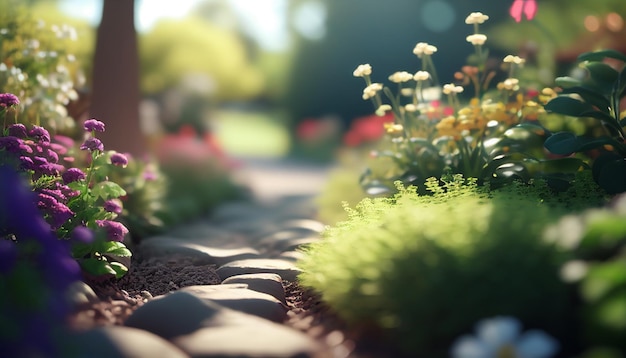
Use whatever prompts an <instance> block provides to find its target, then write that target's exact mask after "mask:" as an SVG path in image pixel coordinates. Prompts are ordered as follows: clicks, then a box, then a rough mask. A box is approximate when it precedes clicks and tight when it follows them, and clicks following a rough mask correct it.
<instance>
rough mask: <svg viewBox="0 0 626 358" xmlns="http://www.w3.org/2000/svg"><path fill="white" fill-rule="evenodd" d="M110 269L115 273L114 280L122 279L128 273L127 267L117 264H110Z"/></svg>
mask: <svg viewBox="0 0 626 358" xmlns="http://www.w3.org/2000/svg"><path fill="white" fill-rule="evenodd" d="M110 266H111V269H113V271H115V278H122V277H123V276H124V275H126V273H128V267H126V266H124V265H123V264H121V263H119V262H111V263H110Z"/></svg>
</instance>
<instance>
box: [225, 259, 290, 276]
mask: <svg viewBox="0 0 626 358" xmlns="http://www.w3.org/2000/svg"><path fill="white" fill-rule="evenodd" d="M301 272H302V270H300V269H299V268H297V267H296V265H295V264H294V263H293V262H290V261H287V260H280V259H247V260H237V261H233V262H229V263H227V264H224V265H222V266H220V267H219V268H218V269H217V275H218V276H219V277H220V278H221V279H222V280H225V279H227V278H229V277H231V276H235V275H245V274H251V273H274V274H277V275H278V276H280V277H281V278H282V279H283V280H287V281H295V280H296V278H297V276H298V275H299V274H300V273H301Z"/></svg>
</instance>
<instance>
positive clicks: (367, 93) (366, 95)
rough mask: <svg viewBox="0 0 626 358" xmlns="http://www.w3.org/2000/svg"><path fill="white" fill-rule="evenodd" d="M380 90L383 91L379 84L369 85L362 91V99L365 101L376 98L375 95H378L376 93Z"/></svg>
mask: <svg viewBox="0 0 626 358" xmlns="http://www.w3.org/2000/svg"><path fill="white" fill-rule="evenodd" d="M382 89H383V85H382V84H381V83H372V84H371V85H369V86H367V87H365V89H363V99H366V100H367V99H370V98H372V97H374V96H376V93H378V91H380V90H382Z"/></svg>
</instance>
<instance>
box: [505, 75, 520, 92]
mask: <svg viewBox="0 0 626 358" xmlns="http://www.w3.org/2000/svg"><path fill="white" fill-rule="evenodd" d="M502 86H503V87H504V89H506V90H509V91H517V90H518V89H519V80H518V79H517V78H507V79H506V80H504V81H503V82H502Z"/></svg>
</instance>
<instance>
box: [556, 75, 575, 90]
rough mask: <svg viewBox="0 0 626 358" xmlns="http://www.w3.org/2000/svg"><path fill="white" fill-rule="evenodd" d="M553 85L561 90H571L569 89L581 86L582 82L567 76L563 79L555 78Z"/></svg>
mask: <svg viewBox="0 0 626 358" xmlns="http://www.w3.org/2000/svg"><path fill="white" fill-rule="evenodd" d="M554 83H555V84H556V85H557V86H559V87H562V88H571V87H577V86H581V85H582V81H581V80H579V79H576V78H573V77H569V76H564V77H557V78H556V79H555V80H554Z"/></svg>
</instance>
